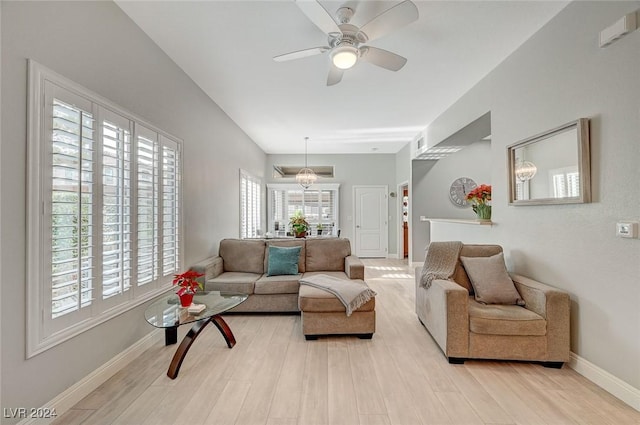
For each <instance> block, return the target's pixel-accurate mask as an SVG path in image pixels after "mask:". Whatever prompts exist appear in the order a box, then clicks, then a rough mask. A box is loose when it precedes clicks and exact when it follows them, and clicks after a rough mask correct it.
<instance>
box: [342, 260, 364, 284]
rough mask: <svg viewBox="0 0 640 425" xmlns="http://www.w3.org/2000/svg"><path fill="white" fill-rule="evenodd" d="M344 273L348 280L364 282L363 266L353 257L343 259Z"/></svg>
mask: <svg viewBox="0 0 640 425" xmlns="http://www.w3.org/2000/svg"><path fill="white" fill-rule="evenodd" d="M344 271H345V273H346V274H347V276H348V277H349V279H362V280H364V264H363V263H362V260H361V259H360V258H358V257H356V256H355V255H349V256H347V257H344Z"/></svg>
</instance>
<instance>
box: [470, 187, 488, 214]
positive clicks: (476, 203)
mask: <svg viewBox="0 0 640 425" xmlns="http://www.w3.org/2000/svg"><path fill="white" fill-rule="evenodd" d="M467 201H469V202H471V208H472V209H473V212H475V213H476V217H477V220H478V221H491V185H490V184H481V185H480V186H478V187H476V188H475V189H473V190H472V191H471V192H469V193H468V194H467Z"/></svg>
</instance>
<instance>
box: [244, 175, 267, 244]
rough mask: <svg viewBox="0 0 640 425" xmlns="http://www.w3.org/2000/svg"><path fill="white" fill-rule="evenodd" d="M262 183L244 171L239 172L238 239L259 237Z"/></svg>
mask: <svg viewBox="0 0 640 425" xmlns="http://www.w3.org/2000/svg"><path fill="white" fill-rule="evenodd" d="M261 199H262V182H261V181H260V179H259V178H258V177H255V176H253V175H251V174H249V173H248V172H246V171H244V170H240V237H241V238H256V237H258V236H260V234H261V230H260V221H261V220H262V217H261V214H260V212H261V210H262V206H261Z"/></svg>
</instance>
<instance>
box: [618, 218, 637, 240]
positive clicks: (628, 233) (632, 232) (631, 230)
mask: <svg viewBox="0 0 640 425" xmlns="http://www.w3.org/2000/svg"><path fill="white" fill-rule="evenodd" d="M616 236H618V237H620V238H636V237H638V222H636V221H622V222H619V223H616Z"/></svg>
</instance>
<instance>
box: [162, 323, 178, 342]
mask: <svg viewBox="0 0 640 425" xmlns="http://www.w3.org/2000/svg"><path fill="white" fill-rule="evenodd" d="M177 342H178V327H177V326H173V327H171V328H164V345H172V344H176V343H177Z"/></svg>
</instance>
